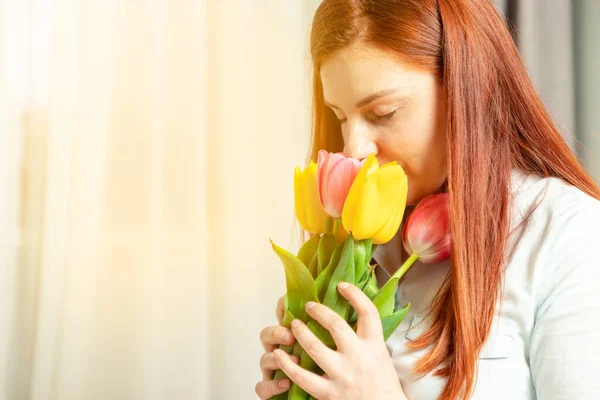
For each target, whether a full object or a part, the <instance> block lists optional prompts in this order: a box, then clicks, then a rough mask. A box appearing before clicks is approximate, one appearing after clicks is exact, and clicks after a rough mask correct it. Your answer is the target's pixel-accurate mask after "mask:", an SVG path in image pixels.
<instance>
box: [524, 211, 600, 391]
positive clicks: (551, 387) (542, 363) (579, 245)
mask: <svg viewBox="0 0 600 400" xmlns="http://www.w3.org/2000/svg"><path fill="white" fill-rule="evenodd" d="M552 229H553V231H552V234H551V235H550V237H552V239H551V240H550V241H549V242H548V243H547V244H548V247H547V249H548V250H547V252H546V254H547V256H546V257H545V258H544V260H543V265H542V266H541V268H540V269H541V275H540V277H539V280H538V285H536V293H535V299H536V307H535V323H534V327H533V331H532V334H531V341H530V347H529V352H530V353H529V358H530V368H531V373H532V379H533V384H534V386H535V390H536V393H537V398H538V399H539V400H563V399H564V400H589V399H596V398H600V376H599V374H598V363H599V362H600V204H599V203H597V202H595V203H593V204H592V205H591V206H588V207H587V208H584V209H581V210H579V211H577V212H574V211H572V210H570V211H569V212H567V213H565V215H562V216H561V218H559V221H558V223H557V224H553V227H552Z"/></svg>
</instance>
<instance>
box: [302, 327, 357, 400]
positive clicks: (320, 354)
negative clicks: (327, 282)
mask: <svg viewBox="0 0 600 400" xmlns="http://www.w3.org/2000/svg"><path fill="white" fill-rule="evenodd" d="M313 323H314V322H313ZM292 331H293V332H294V336H295V337H296V340H298V343H300V345H301V346H302V348H303V349H304V351H306V352H307V353H308V355H309V356H310V358H312V359H313V360H314V362H315V363H317V365H318V366H319V367H321V369H322V370H323V371H325V372H327V373H329V375H333V374H335V372H336V371H340V370H341V369H342V368H341V356H340V354H339V353H337V352H336V351H334V350H331V349H330V348H329V347H327V346H326V345H325V344H323V342H321V340H319V338H317V337H316V336H315V334H314V333H313V332H311V330H310V329H309V328H308V326H306V325H305V324H304V323H303V322H302V321H300V320H299V319H295V320H294V321H292ZM353 333H354V332H353ZM290 378H291V377H290ZM315 397H316V396H315Z"/></svg>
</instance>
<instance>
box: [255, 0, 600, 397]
mask: <svg viewBox="0 0 600 400" xmlns="http://www.w3.org/2000/svg"><path fill="white" fill-rule="evenodd" d="M311 52H312V59H313V63H314V77H313V79H314V118H315V120H314V137H313V149H312V158H313V159H315V160H316V154H317V151H318V150H319V149H327V150H329V151H332V152H335V151H343V152H344V153H346V154H347V155H350V156H353V157H356V158H365V157H367V155H368V154H369V153H375V155H376V156H377V158H378V159H379V161H380V163H385V162H389V161H392V160H396V161H398V163H399V164H400V165H401V166H402V167H403V168H404V169H405V171H406V173H407V175H408V179H409V194H408V204H412V205H415V204H417V203H418V202H419V200H421V199H422V198H423V197H424V196H427V195H429V194H432V193H435V192H438V191H447V192H448V193H449V196H450V203H451V220H452V223H451V228H452V239H453V248H452V255H451V262H446V263H442V264H438V265H418V266H414V267H413V268H412V269H411V270H410V272H409V273H408V274H407V275H406V276H405V277H404V279H403V281H402V282H401V284H400V285H399V288H398V298H399V301H400V302H401V303H402V305H404V304H406V303H407V302H411V304H412V306H411V312H410V314H408V315H407V317H406V318H405V320H404V321H403V323H402V325H401V326H400V327H399V328H398V329H397V330H396V332H394V334H393V335H392V336H391V337H390V338H389V340H388V341H387V343H384V342H383V338H382V336H381V331H380V323H379V319H378V317H377V315H376V313H375V316H373V308H372V307H371V306H370V304H369V302H368V299H367V298H366V297H365V296H364V295H363V294H362V293H360V291H359V290H358V289H357V288H355V287H353V286H352V287H350V288H349V289H344V290H342V289H340V292H341V293H342V294H343V295H344V296H345V297H347V298H348V299H349V300H350V301H351V303H352V304H353V306H354V307H355V308H356V309H357V311H358V313H359V316H360V317H359V318H361V320H362V322H361V325H360V326H359V329H358V331H357V333H354V332H353V331H352V330H351V329H350V328H349V327H348V326H347V324H345V325H344V324H343V323H340V321H339V318H337V317H336V315H335V314H334V313H333V312H332V311H331V310H329V309H327V308H326V307H325V306H322V305H317V306H315V307H313V309H312V310H311V311H310V315H311V316H312V317H313V318H316V319H318V320H321V321H323V323H325V324H326V325H327V328H328V329H330V330H331V331H332V335H333V336H334V338H335V339H336V343H337V351H333V350H330V349H328V348H324V346H322V345H320V343H319V342H318V341H317V339H316V338H315V337H314V335H312V333H310V331H308V330H307V328H306V326H304V325H303V324H300V326H299V327H294V328H293V332H290V331H288V330H287V329H285V328H284V327H281V326H274V327H268V328H266V329H265V330H263V332H262V333H261V341H262V343H263V345H264V347H265V350H266V353H265V355H264V356H263V357H262V358H261V369H262V372H263V379H265V380H264V381H263V382H259V383H258V385H257V387H256V391H257V394H258V395H259V397H260V398H261V399H266V398H269V397H271V396H273V395H275V394H277V393H280V392H282V391H285V390H286V389H287V386H285V385H286V384H288V385H289V380H283V381H282V382H277V381H269V378H270V377H271V376H272V373H273V370H276V369H279V368H281V369H283V370H284V372H286V374H287V375H288V376H289V377H290V378H291V379H292V380H294V381H295V382H296V383H298V384H299V385H300V386H301V387H303V388H304V389H305V390H306V391H307V392H308V393H310V394H312V395H313V396H314V397H315V398H318V399H321V400H322V399H356V400H358V399H365V400H366V399H369V400H379V399H410V400H428V399H456V398H461V399H468V398H471V399H486V400H488V399H496V398H497V399H510V400H519V399H523V400H525V399H544V400H550V399H552V400H554V399H569V400H575V399H582V400H583V399H585V400H588V399H594V398H599V396H600V379H599V378H598V377H596V376H595V373H594V372H593V371H594V370H595V363H596V362H597V360H599V359H600V340H598V339H600V323H599V322H598V318H597V317H598V316H599V315H600V261H597V260H596V258H595V257H594V256H595V247H598V245H600V239H599V237H600V201H599V200H598V199H600V188H599V187H598V186H597V185H596V184H595V183H594V181H593V180H592V179H591V178H590V176H589V175H588V174H586V172H585V171H584V169H583V168H582V166H581V165H580V164H579V162H578V161H577V159H576V157H575V156H574V155H573V153H572V152H571V151H570V150H569V148H568V147H567V145H566V144H565V142H564V140H563V139H562V138H561V135H560V134H559V132H558V131H557V129H556V127H555V126H554V124H553V123H552V121H551V119H550V117H549V116H548V114H547V112H546V111H545V109H544V107H543V105H542V102H541V101H540V99H539V97H538V95H537V94H536V92H535V90H534V88H533V86H532V84H531V82H530V80H529V79H528V76H527V72H526V70H525V68H524V66H523V64H522V62H521V60H520V58H519V55H518V52H517V49H516V48H515V45H514V43H513V41H512V39H511V36H510V34H509V32H508V30H507V28H506V26H505V25H504V23H503V21H502V20H501V18H500V17H499V16H498V14H497V13H496V11H495V9H494V7H493V6H492V5H491V4H490V2H489V0H437V1H436V0H404V1H397V0H324V1H323V3H322V4H321V6H320V7H319V9H318V10H317V13H316V15H315V17H314V22H313V28H312V37H311ZM405 257H406V254H404V253H403V251H402V245H401V241H400V240H399V237H398V235H397V237H395V238H394V239H393V240H392V241H391V242H389V243H387V244H385V245H382V246H380V247H379V248H378V249H377V252H376V254H375V257H374V258H375V259H376V260H377V262H378V264H379V265H381V266H382V268H383V269H379V268H378V269H379V270H380V271H379V276H378V278H380V279H381V282H380V284H382V283H383V282H384V281H385V279H386V277H387V274H392V273H393V272H394V271H395V270H396V269H397V268H398V267H399V265H401V263H402V261H403V259H404V258H405ZM281 307H282V306H281V301H280V303H279V306H278V316H279V317H280V315H281ZM378 324H379V326H378ZM292 333H293V335H290V334H292ZM285 334H288V335H289V337H288V338H286V337H285ZM288 339H289V340H288ZM295 340H298V341H299V342H300V344H301V345H302V346H303V347H304V348H305V349H307V351H309V353H310V355H311V356H312V358H313V359H315V361H316V362H317V363H318V364H319V365H320V366H321V368H322V369H323V370H324V371H325V373H326V374H325V376H323V377H320V376H316V375H314V374H312V373H310V372H308V371H305V370H303V369H302V368H300V367H299V366H298V365H297V364H296V363H294V362H297V360H295V359H293V358H291V357H289V356H288V355H285V354H281V352H280V351H276V352H273V349H274V348H275V347H276V346H277V345H279V344H291V343H293V342H294V341H295ZM308 349H310V350H308ZM280 383H281V384H282V386H279V384H280Z"/></svg>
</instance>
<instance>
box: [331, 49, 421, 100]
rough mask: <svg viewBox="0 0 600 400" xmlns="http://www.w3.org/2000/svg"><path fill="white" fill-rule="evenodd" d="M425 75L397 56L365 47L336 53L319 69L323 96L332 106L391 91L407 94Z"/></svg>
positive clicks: (390, 52) (389, 52)
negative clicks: (394, 89)
mask: <svg viewBox="0 0 600 400" xmlns="http://www.w3.org/2000/svg"><path fill="white" fill-rule="evenodd" d="M424 74H425V72H424V71H422V70H419V69H417V68H415V67H414V66H412V65H411V64H409V63H407V62H405V61H404V60H402V59H401V58H400V56H399V55H397V54H396V53H393V52H392V51H386V50H383V49H380V48H378V47H375V46H369V45H365V44H357V45H353V46H351V47H347V48H344V49H341V50H339V51H337V52H336V53H334V54H332V55H331V56H330V57H329V58H328V59H326V60H325V62H324V63H323V64H322V66H321V70H320V75H321V81H322V83H323V92H324V97H325V99H326V100H327V101H329V102H332V103H335V104H339V103H343V102H352V101H355V100H358V99H360V98H363V97H366V96H369V95H371V94H373V93H374V92H378V91H381V90H386V89H390V88H399V89H403V88H404V89H406V90H407V91H409V90H410V89H411V88H412V87H415V86H418V85H419V84H421V82H422V81H423V75H424Z"/></svg>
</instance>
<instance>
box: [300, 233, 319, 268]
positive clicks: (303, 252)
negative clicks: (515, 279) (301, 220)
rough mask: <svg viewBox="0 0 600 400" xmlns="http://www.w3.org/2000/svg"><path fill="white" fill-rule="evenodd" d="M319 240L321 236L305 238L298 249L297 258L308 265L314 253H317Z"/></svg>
mask: <svg viewBox="0 0 600 400" xmlns="http://www.w3.org/2000/svg"><path fill="white" fill-rule="evenodd" d="M320 241H321V236H319V235H315V236H313V237H311V238H310V239H309V240H307V241H306V242H305V243H304V244H303V245H302V247H301V248H300V250H299V251H298V258H299V259H300V261H302V263H303V264H304V265H310V262H311V261H312V259H313V257H314V255H315V254H316V253H317V249H318V248H319V242H320Z"/></svg>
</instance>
